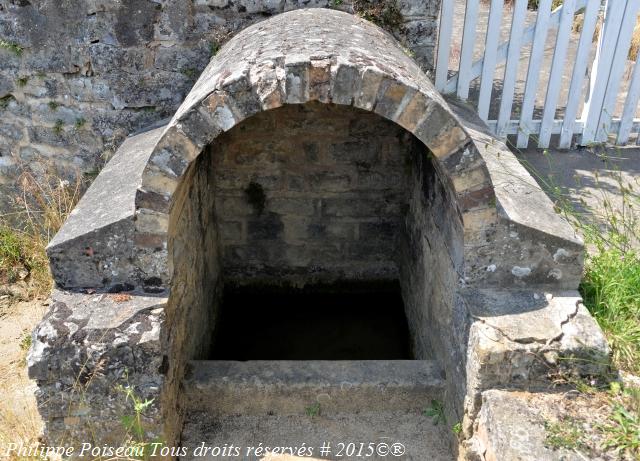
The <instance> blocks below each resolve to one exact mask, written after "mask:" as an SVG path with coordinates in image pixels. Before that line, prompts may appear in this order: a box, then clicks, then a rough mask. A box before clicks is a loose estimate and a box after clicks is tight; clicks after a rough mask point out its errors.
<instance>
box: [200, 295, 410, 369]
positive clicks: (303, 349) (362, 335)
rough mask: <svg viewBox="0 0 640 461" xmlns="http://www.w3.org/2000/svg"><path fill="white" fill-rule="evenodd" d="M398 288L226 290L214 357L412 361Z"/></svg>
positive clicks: (213, 352)
mask: <svg viewBox="0 0 640 461" xmlns="http://www.w3.org/2000/svg"><path fill="white" fill-rule="evenodd" d="M411 358H412V357H411V354H410V351H409V333H408V329H407V321H406V317H405V315H404V306H403V303H402V297H401V296H400V291H399V289H397V290H389V289H385V290H383V291H367V292H365V293H361V292H359V293H355V292H331V293H327V292H300V291H290V292H274V291H269V290H261V291H260V292H256V291H255V290H242V289H234V290H233V291H231V290H227V291H225V294H224V297H223V302H222V306H221V315H220V318H219V321H218V325H217V328H216V332H215V341H214V346H213V349H212V352H211V357H210V359H213V360H394V359H395V360H397V359H411Z"/></svg>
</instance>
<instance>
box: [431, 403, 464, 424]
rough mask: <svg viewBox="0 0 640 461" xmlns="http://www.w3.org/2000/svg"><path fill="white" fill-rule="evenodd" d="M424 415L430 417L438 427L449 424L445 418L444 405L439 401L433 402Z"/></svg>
mask: <svg viewBox="0 0 640 461" xmlns="http://www.w3.org/2000/svg"><path fill="white" fill-rule="evenodd" d="M423 414H424V415H425V416H428V417H430V418H431V419H432V420H433V424H435V425H436V426H437V425H438V424H440V423H442V424H445V423H446V422H447V420H446V417H445V416H444V405H443V403H442V402H440V401H439V400H432V401H431V406H430V407H428V408H426V409H425V410H424V412H423ZM461 428H462V427H461Z"/></svg>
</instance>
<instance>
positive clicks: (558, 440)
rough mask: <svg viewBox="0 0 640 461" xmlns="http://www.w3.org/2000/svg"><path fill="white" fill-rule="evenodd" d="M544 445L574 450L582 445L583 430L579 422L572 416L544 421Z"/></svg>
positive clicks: (555, 448)
mask: <svg viewBox="0 0 640 461" xmlns="http://www.w3.org/2000/svg"><path fill="white" fill-rule="evenodd" d="M544 427H545V431H546V434H545V435H546V437H545V445H546V446H548V447H549V448H553V449H554V450H557V449H566V450H575V449H578V448H582V446H583V445H584V441H583V436H584V430H583V429H582V427H580V423H579V422H578V421H576V420H574V419H572V418H568V417H567V418H563V419H561V420H560V421H556V422H552V421H545V424H544Z"/></svg>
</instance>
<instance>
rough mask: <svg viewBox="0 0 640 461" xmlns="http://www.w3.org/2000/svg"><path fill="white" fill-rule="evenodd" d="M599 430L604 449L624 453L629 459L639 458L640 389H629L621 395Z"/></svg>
mask: <svg viewBox="0 0 640 461" xmlns="http://www.w3.org/2000/svg"><path fill="white" fill-rule="evenodd" d="M601 430H602V431H603V432H604V434H605V442H604V446H605V448H614V449H615V450H616V451H618V452H620V453H626V454H628V455H629V456H628V458H630V459H638V458H640V389H637V388H629V389H625V390H624V391H623V392H622V393H621V398H619V399H617V401H615V402H614V403H613V410H612V412H611V416H610V417H609V421H608V423H607V424H605V425H603V426H602V427H601Z"/></svg>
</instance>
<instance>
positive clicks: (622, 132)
mask: <svg viewBox="0 0 640 461" xmlns="http://www.w3.org/2000/svg"><path fill="white" fill-rule="evenodd" d="M638 100H640V59H638V60H637V61H636V63H635V65H634V66H633V75H632V77H631V83H630V84H629V91H628V93H627V100H626V101H625V103H624V110H623V111H622V120H621V122H620V129H619V130H618V139H617V140H616V144H618V145H619V146H622V145H624V144H626V143H627V142H628V141H629V135H630V134H631V127H632V125H633V116H634V115H635V113H636V109H637V108H638ZM638 143H640V136H639V137H638Z"/></svg>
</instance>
